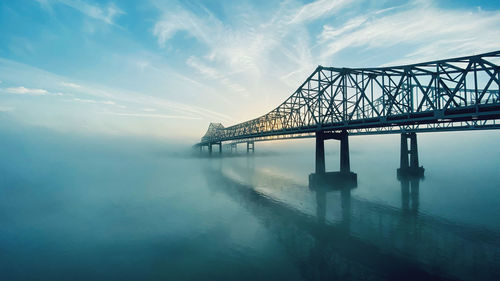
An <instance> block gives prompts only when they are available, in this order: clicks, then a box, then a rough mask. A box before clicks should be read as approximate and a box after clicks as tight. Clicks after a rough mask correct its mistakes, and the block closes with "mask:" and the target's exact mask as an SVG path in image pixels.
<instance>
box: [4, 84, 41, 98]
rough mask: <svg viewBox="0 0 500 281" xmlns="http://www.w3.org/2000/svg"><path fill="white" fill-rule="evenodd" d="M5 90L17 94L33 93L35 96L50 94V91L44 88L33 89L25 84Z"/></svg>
mask: <svg viewBox="0 0 500 281" xmlns="http://www.w3.org/2000/svg"><path fill="white" fill-rule="evenodd" d="M4 92H6V93H9V94H16V95H33V96H44V95H48V94H49V92H48V91H47V90H44V89H32V88H26V87H23V86H21V87H10V88H5V89H4Z"/></svg>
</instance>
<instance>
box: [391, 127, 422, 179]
mask: <svg viewBox="0 0 500 281" xmlns="http://www.w3.org/2000/svg"><path fill="white" fill-rule="evenodd" d="M408 139H409V140H410V150H408ZM408 156H409V157H410V159H408ZM397 172H398V176H405V175H412V176H423V175H424V167H422V166H419V163H418V145H417V134H416V133H414V132H412V133H402V134H401V158H400V167H399V169H398V171H397Z"/></svg>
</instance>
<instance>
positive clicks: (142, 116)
mask: <svg viewBox="0 0 500 281" xmlns="http://www.w3.org/2000/svg"><path fill="white" fill-rule="evenodd" d="M104 114H110V115H116V116H124V117H141V118H161V119H184V120H199V119H201V118H200V117H195V116H185V115H167V114H151V113H149V114H148V113H124V112H104Z"/></svg>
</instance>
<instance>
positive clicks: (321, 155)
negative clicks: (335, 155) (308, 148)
mask: <svg viewBox="0 0 500 281" xmlns="http://www.w3.org/2000/svg"><path fill="white" fill-rule="evenodd" d="M329 139H335V140H339V141H340V171H339V172H326V169H325V140H329ZM315 164H316V168H315V173H314V174H310V175H309V180H310V182H313V184H314V183H326V182H339V181H347V182H352V183H354V184H357V175H356V174H355V173H353V172H351V166H350V160H349V133H348V132H347V131H346V130H343V131H341V132H340V133H337V132H324V131H318V132H316V163H315Z"/></svg>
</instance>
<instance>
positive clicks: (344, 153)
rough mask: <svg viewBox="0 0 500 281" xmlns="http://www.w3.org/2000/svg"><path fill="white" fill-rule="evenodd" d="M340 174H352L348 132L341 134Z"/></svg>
mask: <svg viewBox="0 0 500 281" xmlns="http://www.w3.org/2000/svg"><path fill="white" fill-rule="evenodd" d="M339 140H340V172H341V173H349V172H351V164H350V161H349V134H348V133H347V131H342V133H340V138H339Z"/></svg>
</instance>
